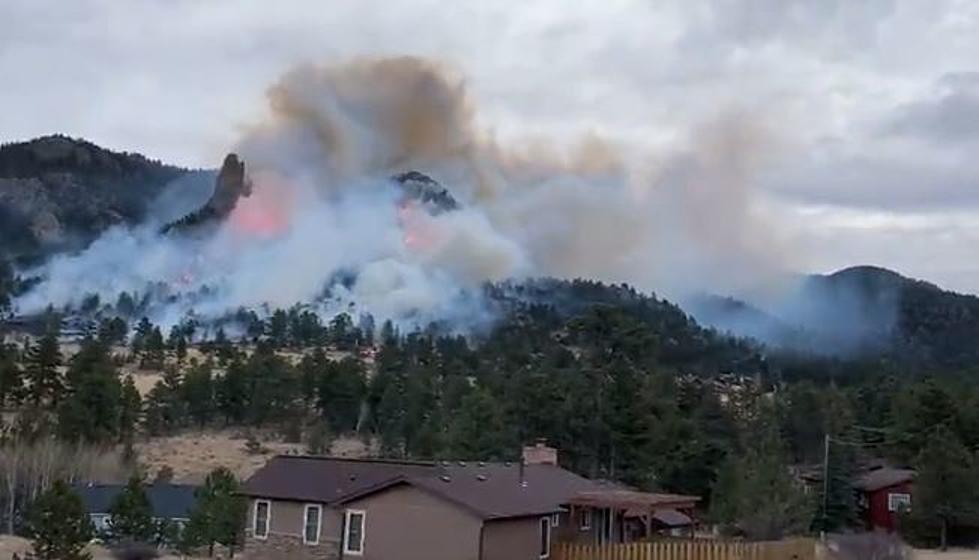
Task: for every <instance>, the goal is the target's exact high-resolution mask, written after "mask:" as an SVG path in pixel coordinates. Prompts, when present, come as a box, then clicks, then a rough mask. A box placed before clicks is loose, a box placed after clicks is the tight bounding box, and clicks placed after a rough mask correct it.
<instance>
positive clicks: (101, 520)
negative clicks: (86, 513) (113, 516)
mask: <svg viewBox="0 0 979 560" xmlns="http://www.w3.org/2000/svg"><path fill="white" fill-rule="evenodd" d="M91 518H92V526H93V527H94V528H95V532H96V533H103V532H105V531H108V530H109V516H108V515H106V514H104V513H93V514H92V515H91Z"/></svg>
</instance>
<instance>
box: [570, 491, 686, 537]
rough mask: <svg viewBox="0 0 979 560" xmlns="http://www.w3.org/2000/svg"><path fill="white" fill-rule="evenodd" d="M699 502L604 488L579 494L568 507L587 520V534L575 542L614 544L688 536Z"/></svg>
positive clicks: (680, 496)
mask: <svg viewBox="0 0 979 560" xmlns="http://www.w3.org/2000/svg"><path fill="white" fill-rule="evenodd" d="M699 501H700V498H699V497H696V496H683V495H679V494H654V493H649V492H637V491H634V490H621V489H608V490H594V491H587V492H579V493H578V494H576V495H575V496H574V497H573V498H572V499H571V501H570V502H569V505H570V506H571V508H572V511H575V512H577V515H578V516H579V519H580V520H583V519H588V520H589V521H590V522H589V523H588V525H587V526H588V527H589V529H591V531H590V534H588V535H585V536H584V538H583V539H582V538H578V539H576V540H578V541H579V542H581V541H582V540H586V541H588V540H590V541H591V542H592V543H594V544H615V543H630V542H638V541H644V540H649V539H650V538H652V537H653V536H654V535H657V534H663V535H668V536H674V537H676V536H681V535H691V536H692V535H693V531H694V528H695V526H696V518H695V516H694V509H695V508H696V506H697V502H699ZM582 526H583V527H584V526H585V525H584V523H582Z"/></svg>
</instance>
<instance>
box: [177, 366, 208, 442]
mask: <svg viewBox="0 0 979 560" xmlns="http://www.w3.org/2000/svg"><path fill="white" fill-rule="evenodd" d="M180 388H181V395H182V398H183V400H184V402H185V403H186V408H187V413H188V414H189V415H190V417H191V419H193V421H194V422H195V423H196V424H197V425H198V427H201V428H203V427H204V426H206V425H207V424H208V423H209V422H210V421H211V419H212V417H213V415H214V410H215V402H214V394H215V389H214V378H213V375H212V373H211V364H210V362H205V363H203V364H193V365H192V366H191V367H190V369H189V370H188V371H187V374H186V375H184V380H183V383H182V384H181V387H180Z"/></svg>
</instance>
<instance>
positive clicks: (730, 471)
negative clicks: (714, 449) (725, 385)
mask: <svg viewBox="0 0 979 560" xmlns="http://www.w3.org/2000/svg"><path fill="white" fill-rule="evenodd" d="M758 408H759V411H758V415H757V416H756V418H755V419H753V421H752V425H751V426H750V427H749V429H748V430H747V431H746V433H745V441H744V443H743V449H742V450H741V452H740V454H739V455H738V456H731V457H730V458H729V459H728V461H727V463H726V465H725V466H724V467H722V469H721V471H720V472H721V473H722V475H721V480H720V481H719V483H718V485H717V486H716V487H715V489H714V495H713V496H712V499H711V505H712V508H713V514H714V516H715V518H717V520H718V521H720V522H721V523H722V524H724V525H725V526H727V527H732V528H735V529H736V530H738V531H740V532H743V533H744V534H745V535H746V536H748V538H751V539H756V540H778V539H781V538H783V537H785V536H787V535H793V534H802V533H804V532H806V531H807V530H808V529H809V526H810V524H811V523H812V504H811V503H810V501H809V499H808V498H807V497H806V495H805V493H804V492H803V490H802V488H801V487H800V485H799V483H797V482H796V481H795V480H794V479H793V477H792V475H791V474H790V472H789V464H788V461H787V450H786V448H785V444H784V442H783V441H782V439H781V436H780V434H779V433H778V429H777V424H776V423H775V421H774V420H775V416H774V413H773V412H772V411H770V410H768V406H767V405H765V404H764V403H760V404H759V407H758Z"/></svg>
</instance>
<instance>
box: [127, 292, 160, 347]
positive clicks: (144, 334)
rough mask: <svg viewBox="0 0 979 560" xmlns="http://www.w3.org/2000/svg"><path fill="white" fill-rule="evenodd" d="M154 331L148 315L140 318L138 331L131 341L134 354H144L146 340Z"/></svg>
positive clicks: (137, 326)
mask: <svg viewBox="0 0 979 560" xmlns="http://www.w3.org/2000/svg"><path fill="white" fill-rule="evenodd" d="M120 297H122V296H120ZM152 333H153V323H150V320H149V319H148V318H146V317H143V318H142V319H140V320H139V323H138V324H137V325H136V331H135V332H134V333H133V338H132V341H130V345H131V346H132V350H133V354H135V355H137V356H142V355H143V351H144V350H145V349H146V341H147V340H149V338H150V335H151V334H152Z"/></svg>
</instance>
